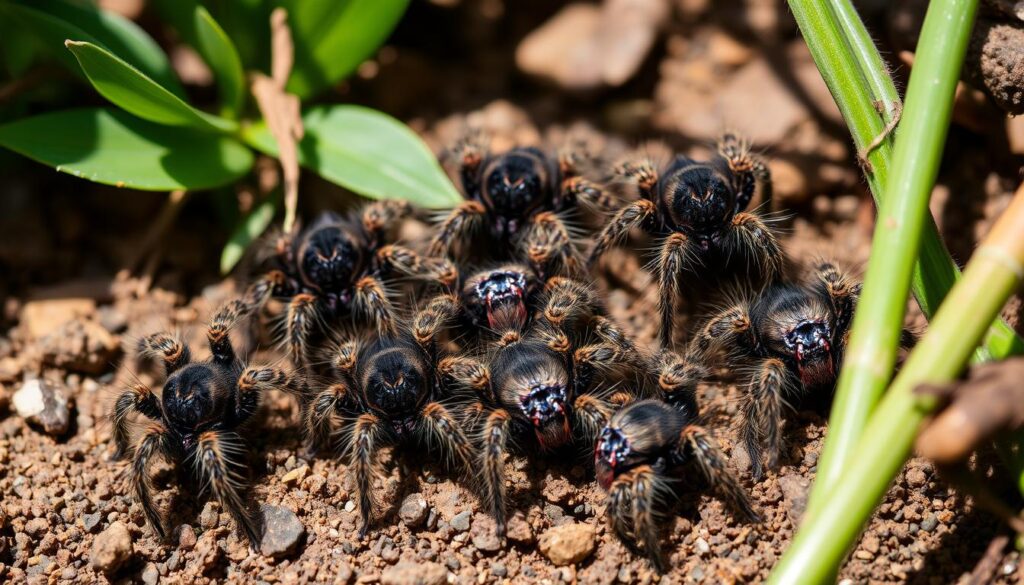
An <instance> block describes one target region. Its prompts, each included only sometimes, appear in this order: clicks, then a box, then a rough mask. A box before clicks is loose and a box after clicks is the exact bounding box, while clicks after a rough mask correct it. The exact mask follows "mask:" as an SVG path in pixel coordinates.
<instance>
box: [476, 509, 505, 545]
mask: <svg viewBox="0 0 1024 585" xmlns="http://www.w3.org/2000/svg"><path fill="white" fill-rule="evenodd" d="M469 536H470V538H472V541H473V546H475V547H476V548H477V549H479V550H481V551H483V552H497V551H499V550H501V539H499V538H498V529H497V525H496V524H495V523H494V519H493V518H491V517H490V516H483V515H477V517H476V518H475V519H474V520H473V526H472V527H471V528H470V532H469Z"/></svg>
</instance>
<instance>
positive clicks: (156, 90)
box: [64, 41, 238, 132]
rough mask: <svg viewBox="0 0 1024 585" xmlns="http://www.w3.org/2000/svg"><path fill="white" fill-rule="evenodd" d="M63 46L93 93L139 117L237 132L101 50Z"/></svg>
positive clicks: (81, 44)
mask: <svg viewBox="0 0 1024 585" xmlns="http://www.w3.org/2000/svg"><path fill="white" fill-rule="evenodd" d="M64 44H65V45H67V47H68V49H69V50H70V51H71V52H72V53H74V55H75V57H76V58H77V59H78V63H79V64H80V65H81V66H82V70H83V71H85V75H86V77H88V78H89V81H90V82H91V83H92V85H93V87H95V88H96V91H98V92H100V94H101V95H102V96H103V97H105V98H107V99H108V100H110V101H111V102H113V103H114V104H115V105H117V106H120V107H122V108H124V109H125V110H127V111H129V112H131V113H133V114H135V115H136V116H138V117H140V118H143V119H145V120H149V121H150V122H157V123H159V124H167V125H169V126H191V127H193V128H199V129H203V130H218V131H221V132H234V131H236V130H238V124H236V123H235V122H232V121H231V120H225V119H224V118H218V117H217V116H211V115H210V114H207V113H205V112H201V111H199V110H197V109H195V108H193V107H192V106H190V105H188V104H186V103H185V102H183V101H181V99H180V98H178V97H177V96H175V95H174V94H172V93H171V92H169V91H167V90H166V89H164V88H163V87H162V86H161V85H160V84H158V83H156V82H155V81H153V80H152V79H150V78H148V77H146V76H145V75H144V74H143V73H141V72H140V71H139V70H138V69H136V68H134V67H132V66H131V65H129V64H127V63H125V62H124V61H122V60H121V59H119V58H117V57H116V56H114V55H112V54H110V52H109V51H107V50H106V49H104V48H102V47H99V46H97V45H94V44H92V43H88V42H78V41H67V42H65V43H64Z"/></svg>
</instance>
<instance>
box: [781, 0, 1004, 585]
mask: <svg viewBox="0 0 1024 585" xmlns="http://www.w3.org/2000/svg"><path fill="white" fill-rule="evenodd" d="M933 5H934V3H933ZM908 107H909V105H908ZM1022 279H1024V187H1022V188H1020V189H1018V190H1017V193H1016V195H1015V196H1014V199H1013V201H1012V202H1011V204H1010V207H1009V208H1008V209H1007V210H1006V211H1005V212H1004V213H1003V215H1002V216H1001V217H1000V218H999V221H997V222H996V225H995V226H994V227H993V228H992V232H991V233H990V234H989V235H988V237H987V238H986V239H985V241H984V242H983V243H982V244H981V246H980V247H979V248H978V249H977V251H975V253H974V256H973V257H972V259H971V262H970V264H968V265H967V269H966V270H965V271H964V274H963V278H962V279H961V280H960V281H959V282H957V284H956V285H955V286H954V287H953V289H952V290H951V291H950V292H949V295H948V297H947V299H946V302H944V303H943V304H942V307H941V308H940V309H939V312H938V313H936V315H935V318H934V319H933V320H932V322H931V326H930V328H929V330H928V332H927V334H925V336H924V338H923V339H921V342H920V343H918V345H917V347H915V348H914V350H913V352H911V354H910V357H909V358H908V359H907V363H906V364H905V365H904V367H903V369H902V370H901V371H900V373H899V375H898V376H897V377H896V380H895V381H894V382H893V384H892V387H891V388H890V389H889V392H888V393H887V394H886V395H885V398H884V399H883V400H882V402H881V403H880V404H879V406H878V408H877V410H876V411H875V413H874V414H873V415H872V416H871V419H870V421H868V425H867V427H865V429H864V433H863V434H862V435H861V439H860V441H859V442H858V443H857V444H856V449H855V450H854V451H853V453H852V456H851V457H850V459H849V462H848V463H847V465H846V466H845V467H844V468H843V473H842V475H841V476H840V478H839V480H838V481H837V482H835V484H834V487H833V488H832V492H831V493H830V494H829V497H828V499H827V500H826V501H824V502H823V503H822V505H821V506H820V507H819V509H818V510H817V512H816V513H815V515H814V516H812V517H810V518H808V519H807V520H806V521H805V522H804V524H803V526H801V528H800V530H799V531H798V532H797V535H796V537H795V538H794V540H793V543H792V544H791V545H790V547H789V549H788V550H787V551H786V553H785V554H784V555H783V557H782V559H781V561H780V562H779V564H778V565H777V566H776V567H775V569H774V571H772V575H771V579H770V581H769V582H770V583H775V584H780V583H786V584H789V583H824V582H827V581H829V580H830V579H831V578H833V577H834V575H835V572H836V570H837V568H838V567H839V565H840V563H842V561H843V558H844V557H845V555H846V553H847V551H848V550H849V549H850V548H851V547H852V546H853V544H854V543H855V542H856V540H857V537H858V536H859V535H860V532H861V530H862V528H863V526H864V525H865V523H866V522H867V521H868V519H869V518H870V517H871V514H872V512H873V511H874V509H875V506H876V505H877V504H878V502H879V501H880V500H881V498H882V496H883V495H884V494H885V491H886V489H887V488H888V486H889V484H890V483H891V482H892V480H893V478H895V477H896V475H897V474H898V473H899V472H900V469H902V467H903V464H904V463H905V462H906V460H907V458H908V457H909V456H910V453H911V448H912V447H913V444H914V439H915V438H916V437H917V433H918V429H919V428H920V426H921V423H922V422H923V421H924V420H925V418H926V417H927V416H928V415H929V414H930V413H931V412H933V411H934V410H935V409H936V408H937V407H938V405H939V403H940V399H939V398H938V397H936V396H934V395H928V394H918V393H915V392H914V389H915V388H916V387H917V386H918V385H920V384H922V383H943V382H948V381H950V380H953V379H954V378H956V377H957V376H958V375H959V374H960V372H961V371H962V370H963V368H964V367H965V365H966V364H967V361H968V359H970V357H971V355H972V353H973V352H974V348H975V346H977V344H978V342H980V341H981V339H982V337H983V336H984V335H985V332H986V330H987V328H988V324H989V323H990V322H991V319H993V318H994V317H995V316H996V315H998V314H999V311H1000V310H1001V309H1002V308H1003V306H1004V305H1005V304H1006V300H1007V299H1008V298H1009V296H1010V295H1011V294H1013V293H1014V291H1015V290H1017V288H1018V287H1019V286H1020V283H1021V281H1022Z"/></svg>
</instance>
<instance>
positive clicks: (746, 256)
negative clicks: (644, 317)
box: [590, 134, 783, 347]
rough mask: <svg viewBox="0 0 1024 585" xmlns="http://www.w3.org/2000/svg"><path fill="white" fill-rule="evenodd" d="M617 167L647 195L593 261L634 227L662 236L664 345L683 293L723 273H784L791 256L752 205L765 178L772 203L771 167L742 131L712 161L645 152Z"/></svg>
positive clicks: (622, 216) (619, 219)
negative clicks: (663, 162)
mask: <svg viewBox="0 0 1024 585" xmlns="http://www.w3.org/2000/svg"><path fill="white" fill-rule="evenodd" d="M616 173H617V174H619V175H621V176H623V177H625V178H627V179H629V180H631V181H634V182H635V183H636V186H637V189H638V192H639V195H640V199H639V200H638V201H635V202H634V203H632V204H630V205H629V206H627V207H624V208H622V209H621V210H620V211H619V212H618V214H617V215H616V216H615V217H614V218H613V219H612V220H611V222H610V223H609V224H608V225H607V226H606V227H605V228H604V230H603V231H602V232H601V234H599V235H598V237H597V240H596V241H595V244H594V247H593V249H592V251H591V254H590V264H593V263H595V262H596V261H597V259H598V258H599V257H600V256H602V255H603V254H604V253H605V251H607V250H608V249H609V248H610V247H611V246H612V245H613V244H615V243H616V242H617V241H618V240H620V239H622V238H623V237H625V236H626V234H627V233H628V232H629V230H630V228H632V227H640V228H642V229H643V230H644V231H646V232H648V233H650V234H652V235H654V236H656V237H659V238H661V239H662V241H661V244H660V252H659V256H658V258H657V261H656V262H655V263H654V266H655V267H656V269H657V273H658V286H659V289H660V297H659V306H658V309H659V312H660V314H661V343H662V346H663V347H669V346H671V344H672V340H673V333H674V328H673V317H674V314H675V305H676V297H677V295H678V293H679V292H688V293H689V292H692V291H693V289H695V288H700V286H699V283H702V284H703V285H704V286H706V285H707V284H708V283H709V282H712V283H713V282H714V281H716V280H722V279H723V278H730V279H731V278H740V279H742V280H744V281H746V282H745V283H746V284H763V283H766V282H771V281H772V280H773V279H775V278H776V277H778V276H779V275H780V273H781V271H782V265H783V255H782V250H781V248H780V247H779V244H778V242H777V241H776V238H775V235H774V234H773V233H772V231H771V229H769V227H768V226H767V225H766V224H765V222H764V220H763V219H761V218H760V217H758V216H757V215H756V214H754V213H752V212H747V211H746V209H747V206H748V205H749V204H750V201H751V199H752V198H753V196H754V192H755V188H756V186H757V184H758V183H760V184H761V185H762V195H763V198H764V199H765V201H767V200H768V199H769V198H770V192H771V177H770V175H769V172H768V167H767V166H765V164H764V163H763V162H762V161H761V160H760V159H759V158H757V157H756V156H755V155H753V154H752V153H751V152H750V149H749V146H748V145H747V144H746V143H745V142H743V141H742V140H740V139H739V138H737V137H736V136H734V135H732V134H726V135H725V136H723V137H722V139H721V140H720V141H719V144H718V153H717V155H716V156H714V157H713V158H712V159H711V160H709V161H705V162H702V161H697V160H694V159H691V158H688V157H685V156H677V157H675V159H674V160H673V161H672V162H671V163H669V164H668V165H667V166H665V167H664V168H662V169H658V168H657V167H656V166H655V164H654V163H653V162H652V161H651V160H649V159H646V158H642V159H640V160H636V161H634V160H630V161H627V162H625V163H623V164H621V165H619V167H618V168H617V169H616ZM681 281H683V282H685V283H686V287H685V288H683V289H682V290H681V287H680V285H681ZM691 296H692V295H691Z"/></svg>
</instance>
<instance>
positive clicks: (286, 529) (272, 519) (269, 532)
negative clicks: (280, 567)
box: [260, 506, 306, 558]
mask: <svg viewBox="0 0 1024 585" xmlns="http://www.w3.org/2000/svg"><path fill="white" fill-rule="evenodd" d="M261 512H262V514H263V539H262V540H261V541H260V552H262V553H263V554H264V555H267V556H270V557H277V558H280V557H285V556H288V555H290V554H291V553H293V552H295V550H296V549H297V548H298V547H299V545H300V544H302V540H303V539H304V538H305V536H306V527H305V526H303V525H302V522H300V521H299V518H298V516H296V515H295V513H294V512H292V511H291V510H289V509H288V508H282V507H280V506H263V507H262V509H261Z"/></svg>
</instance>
